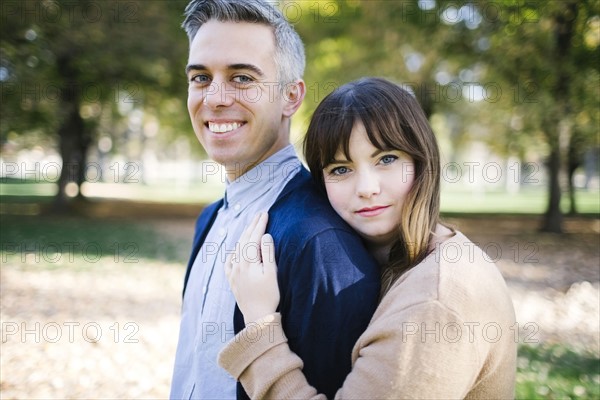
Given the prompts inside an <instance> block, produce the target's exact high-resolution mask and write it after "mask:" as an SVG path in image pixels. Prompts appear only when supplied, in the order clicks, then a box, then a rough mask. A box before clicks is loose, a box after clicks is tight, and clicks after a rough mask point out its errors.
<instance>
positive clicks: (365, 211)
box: [356, 206, 390, 217]
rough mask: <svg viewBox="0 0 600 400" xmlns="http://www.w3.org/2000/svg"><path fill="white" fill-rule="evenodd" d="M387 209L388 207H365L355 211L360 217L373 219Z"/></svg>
mask: <svg viewBox="0 0 600 400" xmlns="http://www.w3.org/2000/svg"><path fill="white" fill-rule="evenodd" d="M389 207H390V206H375V207H365V208H361V209H360V210H358V211H356V214H358V215H360V216H362V217H375V216H377V215H379V214H381V213H383V212H384V211H385V210H387V209H388V208H389Z"/></svg>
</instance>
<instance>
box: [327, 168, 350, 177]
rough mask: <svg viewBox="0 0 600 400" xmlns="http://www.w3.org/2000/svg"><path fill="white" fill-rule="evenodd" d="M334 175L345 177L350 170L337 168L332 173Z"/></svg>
mask: <svg viewBox="0 0 600 400" xmlns="http://www.w3.org/2000/svg"><path fill="white" fill-rule="evenodd" d="M330 173H331V174H333V175H344V174H347V173H348V168H346V167H336V168H334V169H332V170H331V172H330Z"/></svg>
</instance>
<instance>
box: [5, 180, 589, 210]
mask: <svg viewBox="0 0 600 400" xmlns="http://www.w3.org/2000/svg"><path fill="white" fill-rule="evenodd" d="M56 188H57V187H56V184H54V183H42V182H38V183H35V182H28V181H18V180H14V179H7V178H3V179H1V180H0V200H1V202H2V203H11V202H19V201H23V200H22V199H23V198H32V199H37V200H36V202H42V203H43V202H47V201H50V199H51V198H52V196H54V195H55V194H56ZM82 191H83V193H84V195H86V196H89V197H94V198H118V199H129V200H141V201H152V202H165V203H187V204H208V203H211V202H212V201H214V200H216V199H218V198H220V197H221V196H222V195H223V191H224V186H223V184H222V183H220V182H206V183H196V184H191V185H183V186H182V185H177V184H175V183H171V182H164V183H161V184H160V185H144V184H141V183H86V184H84V187H83V188H82ZM547 202H548V200H547V193H546V189H545V188H543V187H535V188H523V189H521V190H520V191H519V192H518V193H507V192H498V191H488V192H473V191H467V190H464V189H459V188H456V187H447V188H444V189H442V196H441V210H442V212H444V213H466V214H469V213H479V214H485V213H497V214H504V213H509V214H543V213H544V212H545V210H546V206H547ZM576 204H577V209H578V213H580V214H586V215H595V216H598V215H600V194H599V193H598V191H597V190H589V191H587V190H578V191H577V192H576ZM561 207H562V209H563V211H564V212H565V213H566V212H568V210H569V199H568V196H567V195H566V194H564V195H563V196H562V202H561Z"/></svg>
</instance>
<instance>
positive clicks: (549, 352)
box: [516, 344, 600, 399]
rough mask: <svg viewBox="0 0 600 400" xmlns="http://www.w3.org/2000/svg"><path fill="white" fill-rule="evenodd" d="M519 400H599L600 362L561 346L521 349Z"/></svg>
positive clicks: (518, 364)
mask: <svg viewBox="0 0 600 400" xmlns="http://www.w3.org/2000/svg"><path fill="white" fill-rule="evenodd" d="M518 357H519V358H518V363H517V389H516V392H517V394H516V398H517V399H598V398H600V359H599V358H598V357H595V356H593V355H590V354H582V353H579V352H576V351H574V350H571V349H569V348H568V347H566V346H564V345H561V344H553V345H544V344H542V345H538V346H528V345H523V346H521V347H519V355H518Z"/></svg>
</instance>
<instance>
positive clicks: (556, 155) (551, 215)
mask: <svg viewBox="0 0 600 400" xmlns="http://www.w3.org/2000/svg"><path fill="white" fill-rule="evenodd" d="M548 175H549V178H550V179H549V191H550V197H549V199H548V209H547V211H546V215H545V216H544V223H543V225H542V231H545V232H554V233H562V220H563V216H562V212H561V211H560V197H561V190H560V180H559V175H560V148H559V146H558V143H556V144H555V145H554V146H552V151H551V152H550V157H549V158H548Z"/></svg>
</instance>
